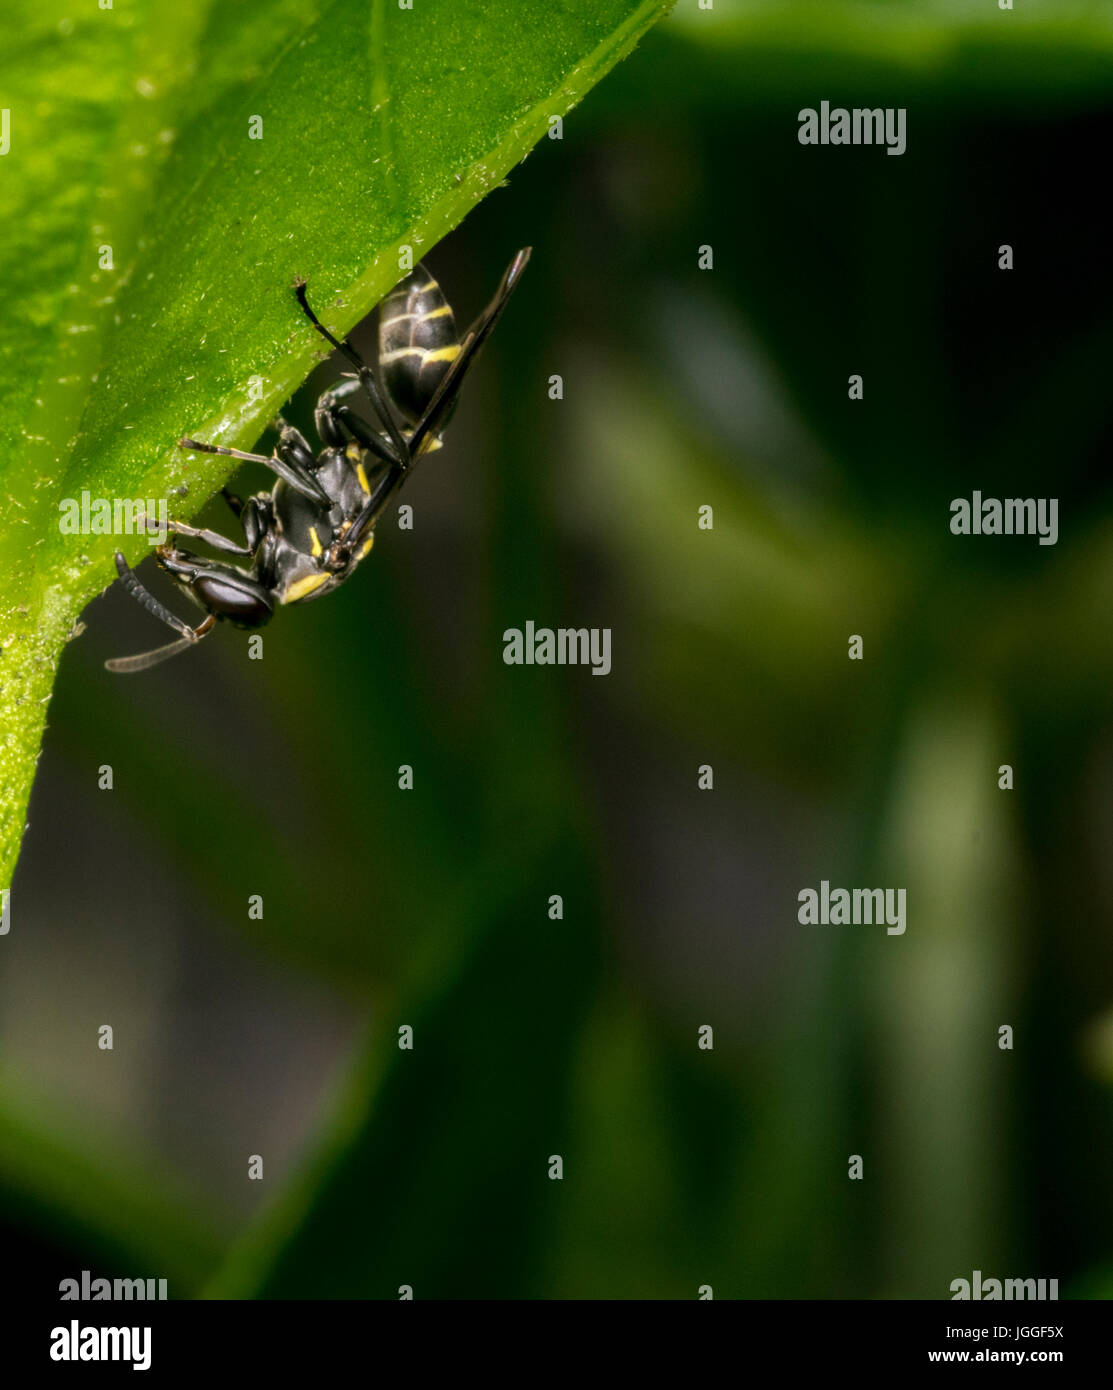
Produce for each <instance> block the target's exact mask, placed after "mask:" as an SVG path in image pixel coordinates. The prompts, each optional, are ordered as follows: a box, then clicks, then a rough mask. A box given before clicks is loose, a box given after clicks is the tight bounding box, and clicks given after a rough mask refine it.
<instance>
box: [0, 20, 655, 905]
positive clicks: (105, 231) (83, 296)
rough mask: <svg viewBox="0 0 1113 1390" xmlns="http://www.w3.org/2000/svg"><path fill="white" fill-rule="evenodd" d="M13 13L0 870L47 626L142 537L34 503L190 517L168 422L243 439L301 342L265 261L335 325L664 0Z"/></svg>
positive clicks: (191, 471) (38, 698)
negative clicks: (136, 502)
mask: <svg viewBox="0 0 1113 1390" xmlns="http://www.w3.org/2000/svg"><path fill="white" fill-rule="evenodd" d="M15 8H16V14H15V15H14V16H12V17H11V19H10V22H9V25H8V26H7V33H8V35H9V37H8V39H7V40H6V42H7V43H8V50H7V51H8V55H9V60H10V62H9V70H8V72H7V74H6V77H5V84H4V88H3V95H2V97H0V102H2V104H3V107H4V108H5V109H6V110H8V112H9V113H10V115H9V127H8V129H9V136H10V148H9V149H8V152H7V153H6V154H5V155H3V156H0V159H2V162H0V199H2V202H0V212H2V214H3V221H4V226H5V230H6V236H5V246H4V250H3V252H0V257H2V260H0V264H2V267H3V273H4V285H5V300H6V302H5V315H4V325H3V329H2V331H0V373H2V376H3V383H4V390H3V392H2V393H0V400H2V402H3V403H2V405H0V470H2V476H3V496H4V507H3V514H2V519H0V543H2V546H3V554H4V566H3V582H2V588H0V615H2V618H3V621H2V623H0V698H2V699H3V702H4V706H5V709H6V710H7V711H8V714H9V718H8V721H7V726H6V729H5V733H4V737H3V740H2V743H0V883H8V882H10V880H11V873H12V869H13V867H14V864H15V859H16V856H17V854H18V847H19V838H20V835H21V833H22V821H23V816H24V812H25V808H26V804H27V798H28V795H29V792H30V786H31V780H32V776H33V771H34V764H35V760H36V757H37V751H38V747H39V742H40V739H41V734H42V729H43V723H44V719H45V712H46V706H47V703H48V701H49V699H50V693H51V685H52V681H53V675H54V671H55V669H56V667H57V663H58V660H59V657H60V655H61V651H62V648H63V646H64V643H65V641H66V639H67V635H69V634H70V632H71V629H72V628H73V625H74V623H75V622H76V620H77V618H78V616H79V614H80V612H81V610H82V608H83V607H84V605H85V604H86V603H87V602H88V600H89V599H90V598H92V597H93V596H95V595H96V594H97V593H98V592H100V591H101V590H102V589H103V588H104V587H105V586H106V585H107V584H108V583H109V582H110V581H111V580H112V579H113V578H114V570H113V568H112V562H111V557H112V552H113V550H114V549H116V548H117V547H119V548H120V549H122V550H123V551H124V553H125V554H126V555H127V556H128V558H129V559H130V560H132V561H138V559H139V558H140V557H141V556H142V555H143V554H145V553H147V551H148V543H147V540H146V538H139V537H135V536H132V537H126V536H125V537H116V536H100V535H78V536H71V535H63V534H62V533H61V532H60V529H59V524H58V523H59V515H60V514H59V503H60V502H61V501H62V500H63V499H67V498H74V499H79V498H80V497H81V494H82V492H83V491H86V490H87V491H88V492H89V494H90V496H91V497H93V498H102V497H103V498H108V499H125V498H128V499H131V498H150V499H152V500H157V499H160V498H169V500H170V502H171V503H173V505H174V509H175V510H176V511H177V512H178V513H179V514H182V513H185V514H187V515H192V514H193V513H194V512H196V510H197V509H198V507H199V506H200V505H201V504H202V503H203V502H204V501H205V500H206V498H207V497H209V496H210V495H211V494H212V492H213V491H215V490H216V488H218V487H219V486H220V484H221V482H222V481H223V480H224V477H225V476H226V472H227V470H226V469H225V468H223V467H222V465H221V463H220V462H219V460H215V459H212V458H207V457H205V456H201V455H196V454H185V453H183V451H180V450H178V449H177V448H176V447H175V441H176V440H177V439H178V438H179V437H180V436H181V435H183V434H186V433H188V434H191V435H197V436H200V437H202V438H204V439H208V440H212V441H214V442H219V443H222V444H226V445H230V446H233V447H238V448H245V447H249V446H251V445H252V444H254V443H255V441H256V440H257V439H258V438H259V436H260V434H261V433H262V431H263V429H264V428H265V426H266V424H267V423H268V422H269V421H270V420H271V419H272V418H273V416H274V413H275V411H276V409H277V408H278V407H280V406H281V405H282V403H283V402H284V401H285V400H286V399H287V398H288V396H289V395H290V393H291V391H292V390H293V389H294V388H295V387H296V386H297V385H298V384H299V383H300V382H301V381H302V380H303V379H304V377H305V375H306V373H307V372H308V370H309V368H310V367H311V366H312V364H313V362H314V360H315V359H316V358H317V357H318V356H319V355H320V354H319V351H318V342H317V340H315V338H314V336H313V334H312V332H311V331H310V330H309V329H308V327H307V325H306V324H305V322H304V320H303V319H302V318H301V316H300V314H299V313H298V311H297V309H296V306H295V303H294V300H293V297H292V295H291V293H290V285H291V282H292V281H293V280H294V279H295V278H296V277H297V276H299V275H302V276H304V277H305V278H306V279H307V280H308V282H309V286H310V292H311V295H312V298H313V300H314V302H315V304H316V305H317V306H318V307H319V309H320V311H321V313H322V316H323V317H324V318H325V320H326V321H327V322H328V323H329V326H330V327H331V328H332V329H333V330H334V331H336V332H339V333H343V332H347V331H348V330H349V329H350V328H351V327H352V326H353V325H354V324H355V323H357V322H358V321H359V320H360V319H362V318H363V317H364V316H365V315H366V314H367V313H368V312H369V311H370V310H371V308H372V307H373V306H374V305H375V304H376V303H377V302H378V301H379V300H380V299H381V298H382V297H383V295H384V294H385V293H386V292H387V291H388V290H389V289H390V287H391V286H392V285H393V284H394V283H395V282H396V281H397V279H398V278H399V268H398V267H399V259H398V257H399V249H400V248H401V247H402V246H405V245H409V246H412V247H413V249H414V253H415V258H416V257H419V256H421V255H423V254H424V253H425V252H426V251H427V250H428V248H429V247H430V246H431V245H432V244H433V243H435V242H436V241H437V240H438V239H439V238H440V237H442V236H444V235H445V233H446V232H448V231H450V230H451V229H452V228H453V227H454V226H456V225H457V223H459V222H460V220H461V219H462V218H463V217H464V216H465V215H466V214H467V212H468V211H469V210H470V209H471V208H472V207H474V206H475V204H476V203H477V202H479V201H480V199H481V198H483V197H484V196H485V194H486V193H487V192H489V191H490V190H491V189H492V188H495V187H497V186H498V185H499V184H500V183H501V182H502V180H503V179H504V177H505V176H506V174H507V173H508V172H509V170H510V169H512V168H513V166H514V165H515V164H516V163H518V162H519V161H520V160H521V159H523V158H524V157H525V155H526V154H528V152H529V151H530V149H531V147H532V146H533V145H534V144H535V143H536V142H537V140H538V139H539V138H541V137H542V136H543V135H544V134H545V133H546V131H547V130H548V129H549V117H550V116H552V115H561V116H563V115H564V114H566V113H567V112H568V110H569V109H570V108H571V107H572V106H574V105H575V104H576V102H578V101H579V100H580V98H582V97H583V95H584V94H585V93H586V92H587V91H588V90H589V89H590V88H591V87H592V85H593V84H594V83H595V82H597V81H598V80H599V78H600V77H602V76H603V74H604V73H606V72H607V70H608V69H609V68H611V67H612V66H613V65H614V64H615V63H616V62H617V61H618V60H619V59H620V58H622V57H623V56H624V55H625V54H626V53H627V52H629V50H630V49H631V48H632V47H633V46H634V44H635V43H636V42H637V40H638V39H639V37H640V36H641V35H642V34H643V33H644V32H645V30H646V29H648V28H649V26H650V25H651V24H652V23H653V22H654V21H655V20H656V19H657V18H659V17H660V16H661V15H662V14H663V13H664V11H665V10H666V9H667V8H668V5H667V3H664V2H663V0H640V2H639V0H565V3H563V4H560V5H555V6H554V5H551V4H549V3H541V2H540V0H528V2H527V0H485V3H483V4H469V5H468V6H463V5H460V4H453V3H451V0H418V3H416V4H415V6H414V8H413V9H412V10H403V9H400V8H399V7H398V6H397V5H395V4H393V3H391V2H390V0H377V3H353V0H333V3H326V2H325V0H278V2H276V3H272V4H270V5H266V6H263V7H257V8H256V9H255V11H254V12H253V13H252V15H251V16H250V17H248V18H246V19H244V18H243V17H242V15H241V13H240V12H239V11H238V10H236V11H235V12H234V14H233V13H230V11H231V8H232V7H227V6H220V5H217V4H215V3H214V2H211V0H193V3H191V4H188V5H186V6H184V7H183V6H168V5H157V4H155V3H154V0H140V2H138V3H136V4H134V5H132V6H130V7H128V8H126V9H125V8H124V7H120V8H119V9H116V10H103V11H102V10H97V9H92V8H90V9H87V10H86V11H85V12H84V13H83V14H82V15H81V16H80V17H79V18H72V17H71V16H70V14H69V7H66V6H62V5H61V4H59V3H57V2H56V0H46V3H36V4H31V3H30V0H20V3H18V4H17V5H16V7H15ZM12 35H19V36H21V37H20V38H19V39H18V40H15V39H13V38H12V37H11V36H12ZM254 117H259V118H261V123H262V124H261V133H262V138H260V139H253V138H250V132H251V127H252V118H254ZM258 128H259V127H258V125H256V126H255V129H256V130H258ZM547 143H548V142H546V144H547ZM553 148H554V149H556V150H559V146H557V145H554V147H553ZM505 196H512V194H510V195H505ZM105 247H109V248H111V251H110V253H107V252H105V251H104V250H103V248H105ZM515 250H517V246H516V245H513V244H508V245H507V246H506V248H505V255H506V259H507V260H509V258H510V256H511V255H512V253H513V252H514V251H515ZM109 265H110V266H111V268H109ZM183 487H184V488H187V489H188V493H187V494H185V495H184V496H185V500H183V496H182V494H181V493H180V489H181V488H183ZM174 489H178V490H179V492H178V493H177V494H175V492H174V491H172V490H174ZM105 679H106V680H107V679H110V677H108V676H106V677H105Z"/></svg>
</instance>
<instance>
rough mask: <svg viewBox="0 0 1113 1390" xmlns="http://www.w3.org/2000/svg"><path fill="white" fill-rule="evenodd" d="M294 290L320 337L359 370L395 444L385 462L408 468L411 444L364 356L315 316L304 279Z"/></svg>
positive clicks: (374, 408) (296, 281) (362, 381)
mask: <svg viewBox="0 0 1113 1390" xmlns="http://www.w3.org/2000/svg"><path fill="white" fill-rule="evenodd" d="M294 293H295V294H296V295H297V297H298V303H299V304H300V305H301V307H302V310H303V312H304V313H305V316H306V318H308V320H309V322H310V323H311V324H312V325H313V327H314V328H315V329H316V330H317V332H318V333H320V335H321V337H322V338H324V339H325V341H326V342H328V343H331V344H332V346H333V347H334V348H335V349H336V350H337V352H340V353H343V355H344V356H345V357H346V358H347V359H348V361H349V362H350V363H351V364H352V366H353V367H355V369H356V371H357V372H358V374H359V384H360V385H361V386H362V387H363V389H364V391H365V392H366V394H367V399H368V400H369V401H370V402H371V407H372V409H373V410H374V412H375V414H376V415H377V416H378V418H379V421H380V423H381V424H382V426H383V429H385V430H386V432H387V436H388V437H389V439H390V442H391V444H392V445H393V446H394V453H395V457H393V458H389V459H387V460H386V462H387V463H393V464H397V465H400V466H401V467H402V468H407V467H408V466H409V463H410V447H409V445H408V444H407V443H406V441H405V439H404V438H403V437H402V432H401V431H400V430H399V428H398V425H397V424H396V422H395V419H394V416H393V415H392V414H391V413H390V408H389V406H388V405H387V403H386V400H385V398H384V396H383V393H382V391H381V390H380V389H379V383H378V382H377V381H376V380H375V374H374V372H372V370H371V368H370V367H369V366H368V365H367V363H366V362H365V361H364V360H363V358H362V357H360V355H359V353H358V352H356V350H355V348H354V347H352V345H351V343H349V342H348V340H347V339H346V338H345V339H344V341H343V342H340V341H339V340H338V339H337V338H334V337H333V335H332V334H331V333H330V332H329V331H328V329H327V328H326V327H325V326H324V324H323V323H322V322H321V320H320V319H319V318H318V317H317V315H316V314H315V313H314V312H313V310H312V309H311V308H310V307H309V301H308V299H306V297H305V281H304V280H295V281H294ZM367 447H370V445H368V446H367ZM380 457H381V455H380Z"/></svg>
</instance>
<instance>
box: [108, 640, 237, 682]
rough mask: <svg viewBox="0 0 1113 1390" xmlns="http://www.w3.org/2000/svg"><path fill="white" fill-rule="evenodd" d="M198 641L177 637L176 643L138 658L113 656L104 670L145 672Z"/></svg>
mask: <svg viewBox="0 0 1113 1390" xmlns="http://www.w3.org/2000/svg"><path fill="white" fill-rule="evenodd" d="M210 631H211V629H210ZM202 636H204V634H202ZM200 640H201V638H200V637H179V638H178V640H177V641H176V642H168V643H167V644H166V646H165V647H156V648H155V649H154V651H151V652H140V653H139V655H138V656H114V657H113V658H112V659H111V661H106V662H105V663H104V666H105V670H107V671H115V672H116V673H117V675H127V674H128V673H130V672H133V671H147V670H150V668H151V667H152V666H157V665H159V663H160V662H163V661H168V660H169V659H170V658H171V657H172V656H176V655H177V654H178V652H184V651H185V649H186V648H187V647H195V646H196V645H197V643H198V642H200Z"/></svg>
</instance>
